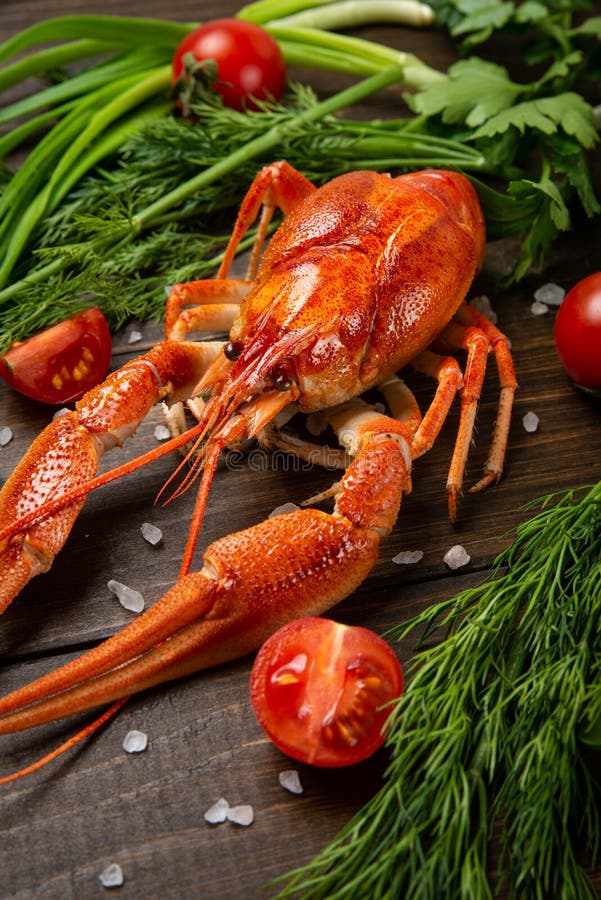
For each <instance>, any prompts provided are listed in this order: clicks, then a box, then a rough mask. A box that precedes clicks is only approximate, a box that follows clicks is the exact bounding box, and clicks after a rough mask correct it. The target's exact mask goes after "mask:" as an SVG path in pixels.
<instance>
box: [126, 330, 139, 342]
mask: <svg viewBox="0 0 601 900" xmlns="http://www.w3.org/2000/svg"><path fill="white" fill-rule="evenodd" d="M141 340H142V332H141V331H130V333H129V337H128V339H127V343H128V344H137V343H138V341H141Z"/></svg>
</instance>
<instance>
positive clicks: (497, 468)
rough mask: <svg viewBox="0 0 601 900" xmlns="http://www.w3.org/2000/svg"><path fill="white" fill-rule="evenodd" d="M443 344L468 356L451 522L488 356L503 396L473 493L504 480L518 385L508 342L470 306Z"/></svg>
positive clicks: (450, 483)
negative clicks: (505, 461)
mask: <svg viewBox="0 0 601 900" xmlns="http://www.w3.org/2000/svg"><path fill="white" fill-rule="evenodd" d="M441 340H442V341H443V342H444V343H445V344H447V345H449V346H451V347H456V348H458V349H462V350H465V351H466V352H467V360H466V364H465V372H464V376H463V386H462V388H461V416H460V420H459V429H458V433H457V440H456V442H455V449H454V452H453V458H452V460H451V466H450V469H449V475H448V478H447V495H448V499H449V515H450V518H451V521H455V518H456V514H457V498H458V496H459V494H460V492H461V487H462V484H463V476H464V472H465V466H466V462H467V455H468V450H469V447H470V444H471V441H472V436H473V431H474V423H475V419H476V410H477V406H478V401H479V399H480V394H481V391H482V384H483V382H484V376H485V374H486V365H487V360H488V355H489V353H491V352H492V353H493V354H494V357H495V361H496V364H497V370H498V373H499V380H500V383H501V393H500V399H499V405H498V410H497V416H496V420H495V428H494V434H493V439H492V442H491V446H490V450H489V453H488V458H487V461H486V464H485V467H484V476H483V477H482V478H481V479H480V481H479V482H478V483H477V484H476V485H474V487H473V488H471V490H472V491H478V490H481V489H482V488H484V487H486V486H487V485H489V484H491V483H492V482H493V481H498V480H499V478H500V477H501V473H502V471H503V463H504V460H505V452H506V449H507V439H508V435H509V423H510V419H511V411H512V408H513V398H514V395H515V392H516V390H517V381H516V378H515V372H514V368H513V363H512V360H511V353H510V350H509V340H508V338H507V337H506V336H505V335H504V334H503V333H502V332H501V331H499V329H498V328H497V327H496V326H495V325H493V324H492V322H490V321H489V320H488V319H487V318H486V317H485V316H483V315H481V314H480V313H479V312H478V311H477V310H475V309H473V308H472V307H470V306H468V305H467V304H465V303H464V304H462V306H461V307H460V308H459V310H458V312H457V314H456V315H455V317H454V318H453V320H452V321H451V323H450V324H449V325H447V327H446V328H445V329H444V330H443V332H442V334H441Z"/></svg>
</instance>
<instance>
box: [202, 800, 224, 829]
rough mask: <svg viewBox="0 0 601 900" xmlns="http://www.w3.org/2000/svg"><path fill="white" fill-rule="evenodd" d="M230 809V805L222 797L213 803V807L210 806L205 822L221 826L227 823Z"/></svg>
mask: <svg viewBox="0 0 601 900" xmlns="http://www.w3.org/2000/svg"><path fill="white" fill-rule="evenodd" d="M229 808H230V805H229V803H228V802H227V800H225V799H224V798H223V797H220V798H219V800H217V801H216V803H213V805H212V806H209V808H208V809H207V811H206V812H205V816H204V817H205V820H206V821H207V822H208V823H209V825H219V824H220V823H221V822H225V820H226V819H227V812H228V809H229Z"/></svg>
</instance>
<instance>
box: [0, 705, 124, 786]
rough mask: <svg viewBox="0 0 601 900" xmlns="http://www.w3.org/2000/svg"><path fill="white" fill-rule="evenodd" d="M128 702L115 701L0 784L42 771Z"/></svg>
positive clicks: (0, 778) (5, 777)
mask: <svg viewBox="0 0 601 900" xmlns="http://www.w3.org/2000/svg"><path fill="white" fill-rule="evenodd" d="M127 700H129V697H121V699H120V700H117V701H115V703H113V704H112V705H111V706H110V707H109V708H108V709H107V710H105V711H104V712H103V713H102V715H100V716H97V717H96V718H95V719H94V721H93V722H90V724H89V725H86V726H85V728H82V729H81V731H78V732H77V734H74V735H73V736H72V737H70V738H68V739H67V740H66V741H64V742H63V743H62V744H59V746H58V747H56V748H55V749H54V750H51V751H50V753H46V754H45V756H42V757H41V758H40V759H37V760H36V761H35V762H33V763H31V765H29V766H24V767H23V768H22V769H17V771H16V772H11V774H10V775H3V776H2V777H0V784H9V782H11V781H16V780H17V778H23V777H24V776H25V775H31V774H32V773H33V772H37V770H38V769H42V768H43V767H44V766H47V765H48V763H51V762H52V761H53V760H55V759H57V757H59V756H62V754H63V753H65V752H66V751H67V750H70V749H71V747H75V746H76V744H79V743H81V741H83V740H85V738H87V737H89V736H90V735H91V734H93V733H94V732H95V731H98V729H99V728H101V727H102V726H103V725H104V723H105V722H108V720H109V719H112V717H113V716H114V715H115V714H116V713H117V712H119V710H120V709H121V707H122V706H123V704H124V703H126V702H127Z"/></svg>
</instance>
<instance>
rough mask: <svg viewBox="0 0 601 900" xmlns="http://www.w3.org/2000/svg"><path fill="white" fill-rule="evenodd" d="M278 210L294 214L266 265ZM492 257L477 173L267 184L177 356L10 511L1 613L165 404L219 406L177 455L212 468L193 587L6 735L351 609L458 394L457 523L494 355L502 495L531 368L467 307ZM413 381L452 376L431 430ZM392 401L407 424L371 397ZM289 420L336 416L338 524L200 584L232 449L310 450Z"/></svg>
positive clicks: (243, 544)
mask: <svg viewBox="0 0 601 900" xmlns="http://www.w3.org/2000/svg"><path fill="white" fill-rule="evenodd" d="M276 208H279V209H280V210H281V211H282V212H283V213H284V219H283V222H282V224H281V225H280V227H279V228H278V229H277V230H276V232H275V234H274V236H273V237H272V239H271V240H270V242H269V244H268V246H267V248H266V249H265V252H264V253H263V244H264V242H265V236H266V234H267V230H268V226H269V223H270V220H271V217H272V214H273V212H274V210H275V209H276ZM261 209H262V210H263V211H262V214H261V215H260V216H259V213H260V211H261ZM257 218H259V225H258V229H257V240H256V241H255V247H254V251H253V254H252V259H251V266H250V272H249V277H248V278H247V279H245V280H242V279H240V280H234V279H230V278H228V277H227V275H228V272H229V268H230V265H231V262H232V259H233V257H234V254H235V252H236V249H237V247H238V245H239V243H240V240H241V238H242V236H243V235H244V234H245V232H246V231H247V229H248V228H249V227H250V226H251V224H252V223H253V222H254V221H255V220H256V219H257ZM484 244H485V229H484V222H483V217H482V212H481V209H480V206H479V203H478V200H477V196H476V194H475V192H474V190H473V188H472V186H471V185H470V183H469V182H468V181H467V180H466V179H465V178H464V177H463V176H461V175H459V174H455V173H452V172H446V171H435V170H428V171H423V172H417V173H414V174H408V175H402V176H400V177H398V178H392V177H389V176H386V175H381V174H376V173H374V172H369V171H362V172H354V173H350V174H347V175H343V176H341V177H339V178H336V179H334V180H333V181H330V182H329V183H328V184H326V185H324V186H323V187H321V188H319V189H316V188H315V187H314V186H313V185H312V184H311V183H310V182H308V181H307V180H306V179H305V178H304V176H302V175H301V174H300V173H299V172H297V171H295V170H294V169H292V168H291V167H290V166H289V165H288V164H287V163H286V162H279V163H275V164H272V165H269V166H266V167H265V168H264V169H263V170H262V171H261V172H260V173H259V174H258V176H257V178H256V179H255V181H254V182H253V184H252V186H251V187H250V190H249V191H248V193H247V195H246V197H245V199H244V201H243V203H242V206H241V209H240V212H239V215H238V219H237V222H236V225H235V228H234V231H233V234H232V237H231V240H230V243H229V245H228V248H227V250H226V253H225V256H224V261H223V264H222V266H221V268H220V271H219V273H218V276H217V278H216V279H214V280H210V281H207V280H205V281H198V282H192V283H189V284H181V285H176V286H175V288H174V289H173V291H172V293H171V296H170V297H169V299H168V302H167V313H166V332H167V340H166V341H165V342H164V343H161V344H159V345H157V346H156V347H154V348H153V349H152V350H151V351H150V352H148V353H147V354H146V355H144V356H142V357H140V358H138V359H136V360H133V361H131V362H129V363H127V364H126V365H125V366H123V368H121V369H119V370H118V371H116V372H114V373H112V374H111V375H110V376H109V377H108V378H107V380H106V381H105V382H104V384H102V385H100V386H99V387H97V388H95V389H93V390H91V391H90V392H89V393H88V394H86V395H85V396H84V397H83V399H82V400H80V401H79V402H78V403H77V404H76V409H75V411H72V412H67V413H65V414H63V415H61V416H59V417H58V418H57V419H56V420H55V421H54V422H53V423H52V424H51V425H50V426H49V427H48V428H47V429H46V430H45V431H44V432H43V433H42V434H41V435H40V437H39V438H38V439H37V440H36V441H35V442H34V444H33V445H32V447H31V449H30V450H29V452H28V453H27V454H26V455H25V457H24V458H23V460H22V461H21V462H20V464H19V465H18V466H17V468H16V470H15V472H14V473H13V474H12V476H11V477H10V478H9V480H8V481H7V483H6V485H5V486H4V488H3V490H2V492H1V494H0V521H1V522H2V523H3V530H2V532H0V553H1V557H0V558H1V569H0V592H1V598H0V609H1V608H4V607H6V605H7V604H8V603H9V602H10V600H11V599H12V597H13V596H14V595H15V594H16V593H18V591H19V590H20V589H21V587H22V586H23V585H24V584H25V583H26V582H27V581H28V580H29V579H30V578H31V577H32V576H33V575H36V574H38V573H39V572H44V571H46V570H47V569H48V568H49V566H50V565H51V563H52V560H53V558H54V555H55V554H56V553H57V552H58V550H59V549H60V548H61V546H62V544H63V543H64V541H65V540H66V538H67V535H68V533H69V530H70V528H71V526H72V524H73V522H74V520H75V517H76V516H77V514H78V512H79V509H80V508H81V505H82V504H83V502H84V499H85V495H86V494H87V493H88V492H89V491H90V490H91V489H92V488H93V487H95V486H96V485H97V484H98V483H99V481H98V479H97V478H95V477H94V476H95V472H96V467H97V462H98V459H99V457H100V456H101V454H102V452H103V451H104V450H105V449H107V448H110V447H111V446H113V445H115V444H119V443H121V442H122V441H123V439H124V438H125V437H126V436H128V435H129V434H131V433H132V432H133V431H134V430H135V429H136V427H137V426H138V424H139V422H140V421H141V419H142V418H143V417H144V415H145V414H146V413H147V412H148V411H149V409H150V408H151V406H152V405H153V404H154V403H156V402H157V401H159V400H163V401H165V402H167V403H168V404H173V403H174V402H176V401H179V400H182V399H184V398H188V397H193V396H195V395H202V396H203V397H208V399H207V402H206V405H205V406H204V409H202V411H201V412H199V413H198V423H197V424H195V425H194V426H193V427H192V428H191V429H189V430H188V431H186V432H185V433H183V434H181V435H176V436H175V437H174V438H173V440H172V441H171V442H170V443H169V444H168V447H167V449H172V448H173V447H174V446H180V445H183V444H184V443H185V442H189V441H191V440H193V441H194V444H195V450H196V453H195V455H194V457H193V461H192V462H191V463H190V468H189V469H188V472H189V474H188V475H187V476H186V479H185V480H186V482H189V481H190V480H191V479H192V478H193V477H194V475H195V474H196V473H197V472H199V471H200V470H202V478H201V480H200V487H199V491H198V499H197V501H196V507H195V513H194V521H193V525H192V534H191V538H190V541H189V543H188V545H187V548H186V552H185V554H184V562H183V564H182V570H181V572H180V576H179V579H178V580H177V582H176V583H175V585H174V586H173V587H172V588H171V589H170V590H169V591H168V592H167V594H165V596H164V597H163V598H162V599H161V600H159V601H158V602H157V603H156V604H155V605H154V606H153V607H151V608H150V609H148V610H147V611H146V612H145V613H143V614H142V615H141V616H140V617H139V618H137V619H136V620H135V621H133V622H132V623H131V624H130V625H129V626H128V627H126V628H125V629H124V630H123V631H122V632H121V633H119V634H117V635H115V636H114V637H112V638H110V639H108V640H107V641H105V642H104V643H102V644H100V645H99V646H98V647H96V648H94V649H92V650H90V651H89V652H87V653H86V654H84V655H83V656H82V657H80V658H79V659H76V660H74V661H73V662H71V663H69V664H67V665H65V666H63V667H62V668H60V669H58V670H56V671H54V672H52V673H50V674H48V675H46V676H44V677H42V678H40V679H38V680H37V681H35V682H33V683H32V684H30V685H27V686H25V687H22V688H21V689H19V690H16V691H15V692H13V693H11V694H9V695H8V696H6V697H4V698H2V699H1V700H0V732H1V733H8V732H12V731H18V730H20V729H24V728H28V727H30V726H33V725H37V724H41V723H43V722H48V721H52V720H54V719H58V718H60V717H62V716H66V715H68V714H71V713H74V712H76V711H81V710H85V709H89V708H92V707H95V706H98V705H100V704H105V703H108V702H109V701H114V700H116V699H118V698H120V697H124V696H127V695H130V694H131V693H133V692H135V691H140V690H142V689H144V688H148V687H150V686H152V685H155V684H157V683H159V682H162V681H165V680H168V679H172V678H177V677H179V676H183V675H186V674H188V673H191V672H195V671H197V670H200V669H203V668H206V667H208V666H212V665H214V664H217V663H221V662H224V661H226V660H231V659H233V658H235V657H238V656H241V655H243V654H246V653H249V652H251V651H253V650H254V649H256V648H257V647H258V646H259V645H260V644H261V643H262V642H263V641H264V640H265V639H266V638H267V637H268V636H269V635H270V634H271V633H272V632H273V631H275V630H276V628H278V627H279V626H280V625H282V624H283V623H285V622H286V621H289V620H291V619H293V618H297V617H301V616H311V615H320V614H322V613H324V612H325V611H326V610H327V609H329V608H330V607H332V606H333V605H334V604H336V603H338V602H339V601H340V600H342V599H343V598H344V597H346V596H347V595H348V594H350V593H351V591H353V590H354V589H355V588H356V587H357V586H358V585H359V584H360V583H361V582H362V581H363V579H364V578H365V577H366V576H367V574H368V572H369V571H370V569H371V568H372V566H373V565H374V562H375V560H376V556H377V553H378V545H379V543H380V540H381V538H382V536H383V535H385V534H387V533H388V532H389V531H390V529H391V528H392V527H393V525H394V522H395V520H396V517H397V513H398V511H399V507H400V503H401V499H402V496H403V494H404V493H406V492H408V491H409V490H410V487H411V466H412V460H413V459H414V458H416V457H418V456H420V455H421V454H423V453H424V452H425V451H427V450H428V449H429V448H430V447H431V445H432V443H433V441H434V440H435V438H436V436H437V435H438V433H439V431H440V429H441V427H442V424H443V422H444V420H445V417H446V415H447V413H448V410H449V407H450V405H451V403H452V401H453V398H454V397H455V395H456V393H457V392H458V391H460V396H461V417H460V424H459V428H458V437H457V441H456V445H455V450H454V454H453V458H452V463H451V467H450V472H449V478H448V485H447V490H448V496H449V505H450V512H451V516H452V517H453V516H454V514H455V507H456V502H457V497H458V494H459V492H460V489H461V484H462V479H463V472H464V467H465V462H466V457H467V451H468V447H469V444H470V441H471V438H472V430H473V425H474V419H475V413H476V405H477V402H478V398H479V395H480V389H481V385H482V382H483V379H484V375H485V369H486V361H487V357H488V354H489V353H490V352H491V351H492V352H493V353H494V356H495V359H496V363H497V368H498V371H499V378H500V384H501V395H500V401H499V409H498V413H497V420H496V428H495V433H494V437H493V440H492V444H491V449H490V452H489V456H488V460H487V463H486V467H485V472H484V476H483V478H482V479H481V481H480V482H478V484H477V485H476V486H475V488H476V489H478V488H481V487H483V486H485V485H486V484H488V483H490V482H492V481H494V480H496V479H498V478H499V476H500V474H501V470H502V466H503V459H504V454H505V447H506V443H507V434H508V428H509V419H510V414H511V406H512V401H513V395H514V392H515V388H516V383H515V377H514V372H513V365H512V361H511V356H510V351H509V346H508V341H507V339H506V337H504V336H503V335H502V334H501V333H500V332H499V331H498V330H497V328H496V327H495V326H494V325H492V324H491V323H490V322H489V321H488V320H487V319H486V318H484V317H483V316H482V315H481V314H479V313H478V312H476V311H475V310H474V309H473V308H471V307H470V306H468V305H466V304H465V303H464V298H465V296H466V293H467V291H468V289H469V287H470V285H471V282H472V280H473V278H474V275H475V274H476V272H477V271H478V269H479V267H480V265H481V261H482V255H483V250H484ZM261 254H262V258H260V257H261ZM228 329H231V330H230V334H229V340H227V341H226V342H214V341H210V342H209V341H207V342H193V341H186V337H187V336H188V335H189V334H191V333H192V332H205V333H206V332H212V331H215V330H224V331H227V330H228ZM433 348H435V349H436V351H438V352H435V349H433ZM455 349H463V350H465V351H466V352H467V363H466V366H465V371H464V372H463V373H462V371H461V369H460V366H459V364H458V362H457V360H456V359H455V358H454V357H453V356H452V355H447V353H449V354H450V352H451V351H452V350H455ZM406 365H411V366H412V367H413V368H414V369H416V370H418V371H420V372H424V373H426V374H427V375H429V376H432V377H433V378H434V379H435V380H436V381H437V387H436V391H435V395H434V399H433V401H432V403H431V405H430V407H429V409H428V410H427V412H426V414H425V415H424V416H423V417H422V415H421V413H420V411H419V409H418V406H417V403H416V401H415V398H414V397H413V395H412V394H411V392H410V391H409V389H408V388H407V386H406V385H405V384H404V382H403V381H401V380H400V378H399V377H398V376H397V374H396V373H398V372H399V371H400V370H402V369H403V367H405V366H406ZM373 387H378V388H379V389H380V390H381V392H382V393H383V395H384V398H385V400H386V402H387V404H388V409H389V410H390V414H389V415H387V414H384V413H382V412H377V411H376V409H375V408H374V407H372V406H370V405H368V404H367V403H366V402H365V401H363V400H361V399H359V395H360V394H362V393H363V392H365V391H366V390H367V389H369V388H373ZM285 410H287V411H289V410H300V411H302V412H306V413H310V412H313V411H317V410H319V411H320V412H321V415H322V416H323V417H324V418H325V420H326V421H327V423H328V424H329V425H330V426H331V428H332V429H333V430H334V432H335V433H336V435H337V437H338V440H339V442H340V444H341V446H342V447H343V448H344V451H345V452H346V454H347V455H348V457H350V458H351V459H352V461H351V462H350V465H349V466H348V468H347V469H346V471H345V473H344V475H343V477H342V478H341V480H340V481H339V482H338V483H337V485H335V487H334V489H333V491H332V494H333V495H334V497H335V502H334V509H333V512H332V513H331V514H330V513H327V512H324V511H321V510H319V509H316V508H305V509H299V510H296V511H294V512H291V513H288V514H283V515H280V516H276V517H274V518H270V519H268V520H266V521H264V522H262V523H261V524H258V525H255V526H254V527H252V528H248V529H246V530H244V531H241V532H238V533H235V534H231V535H229V536H227V537H224V538H222V539H220V540H217V541H216V542H215V543H213V544H212V545H211V546H210V547H209V548H208V549H207V551H206V553H205V557H204V567H203V568H202V570H201V571H199V572H189V568H190V560H191V557H192V552H193V548H194V544H195V541H196V537H197V535H198V529H199V527H200V523H201V520H202V514H203V510H204V508H205V504H206V501H207V494H208V489H209V486H210V482H211V479H212V475H213V473H214V471H215V466H216V464H217V460H218V458H219V455H220V454H221V452H222V450H223V449H224V448H227V447H230V446H232V444H234V443H235V442H238V441H241V440H243V439H247V438H252V437H256V438H257V439H258V440H259V441H264V442H265V443H267V444H270V443H271V444H272V443H274V442H275V443H278V442H281V443H282V444H283V445H284V446H287V447H288V448H289V449H292V448H293V449H294V450H295V452H298V453H299V454H302V453H303V452H304V450H303V446H304V445H303V442H302V440H300V439H298V441H296V442H295V443H293V442H290V441H288V439H287V438H285V436H283V435H282V433H281V432H278V430H277V429H274V427H273V422H274V419H275V417H276V415H278V414H280V413H283V411H285ZM164 449H165V448H161V450H160V451H159V450H158V449H157V450H156V451H152V452H151V453H149V454H147V459H150V458H152V457H153V456H156V455H158V453H159V452H163V451H164ZM305 450H306V448H305ZM135 465H137V463H136V464H128V468H129V469H132V468H134V466H135ZM267 555H269V565H263V563H262V560H264V559H265V558H266V557H267Z"/></svg>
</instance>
